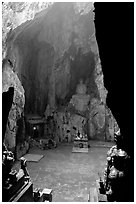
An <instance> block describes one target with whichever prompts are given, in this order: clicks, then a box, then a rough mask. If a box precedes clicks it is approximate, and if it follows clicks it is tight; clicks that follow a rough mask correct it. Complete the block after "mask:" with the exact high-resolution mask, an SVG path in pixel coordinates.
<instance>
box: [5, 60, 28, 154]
mask: <svg viewBox="0 0 136 204" xmlns="http://www.w3.org/2000/svg"><path fill="white" fill-rule="evenodd" d="M10 87H13V88H14V96H13V103H12V106H11V109H10V111H9V115H8V121H7V127H6V132H5V136H4V143H5V145H6V146H7V148H8V149H10V150H12V151H15V147H16V145H17V144H19V143H22V142H23V141H24V138H25V123H24V117H23V112H24V105H25V95H24V89H23V87H22V85H21V82H20V80H19V79H18V76H17V75H16V73H15V72H14V71H13V70H12V67H11V66H10V65H8V63H6V64H5V65H4V67H3V72H2V92H3V93H4V92H7V91H8V90H9V88H10ZM5 103H8V102H6V101H5ZM3 114H4V113H3Z"/></svg>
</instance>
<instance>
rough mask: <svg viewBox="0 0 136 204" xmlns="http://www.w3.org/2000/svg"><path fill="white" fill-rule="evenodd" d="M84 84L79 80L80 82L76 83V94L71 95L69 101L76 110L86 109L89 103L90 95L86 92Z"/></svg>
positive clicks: (82, 110)
mask: <svg viewBox="0 0 136 204" xmlns="http://www.w3.org/2000/svg"><path fill="white" fill-rule="evenodd" d="M86 91H87V90H86V85H85V84H83V81H82V80H80V83H79V84H78V85H77V89H76V93H77V94H76V95H73V96H72V99H71V101H70V103H72V105H73V106H74V107H75V109H76V110H77V111H81V112H84V111H86V110H87V106H88V104H89V100H90V95H87V94H86Z"/></svg>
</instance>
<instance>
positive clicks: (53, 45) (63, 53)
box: [7, 2, 108, 138]
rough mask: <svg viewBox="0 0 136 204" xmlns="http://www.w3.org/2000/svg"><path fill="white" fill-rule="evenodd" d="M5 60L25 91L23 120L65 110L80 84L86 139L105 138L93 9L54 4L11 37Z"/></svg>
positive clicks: (88, 5) (103, 91)
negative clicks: (84, 102) (86, 102)
mask: <svg viewBox="0 0 136 204" xmlns="http://www.w3.org/2000/svg"><path fill="white" fill-rule="evenodd" d="M7 57H8V58H10V59H11V61H12V62H13V63H14V71H15V72H16V73H17V75H18V77H19V79H20V81H21V83H22V85H23V87H24V90H25V97H26V102H25V114H39V115H41V116H43V115H44V113H45V115H46V113H47V112H50V114H52V112H53V110H55V109H57V110H59V109H61V107H63V106H65V107H66V106H67V105H68V104H69V102H70V100H71V99H72V97H73V95H75V93H76V87H77V84H78V83H79V81H80V80H81V79H82V81H83V83H84V84H85V85H86V87H87V94H88V95H89V96H90V107H89V115H90V117H89V122H88V132H89V135H90V138H93V137H95V136H96V135H98V138H99V137H100V136H101V135H102V134H103V132H104V131H105V128H106V126H105V121H108V119H106V120H105V117H106V115H105V104H106V96H107V90H106V89H105V88H104V84H103V73H102V68H101V62H100V58H99V52H98V46H97V41H96V38H95V26H94V13H93V3H66V2H65V3H54V4H53V5H52V6H50V8H49V9H48V11H46V10H43V11H42V12H40V13H38V14H37V15H36V16H35V18H34V19H33V20H31V21H28V22H26V23H24V24H22V25H20V26H19V27H17V28H16V29H14V30H13V32H11V33H10V34H9V36H8V38H7ZM93 101H96V103H95V105H93ZM50 114H49V115H50ZM87 119H88V118H87ZM104 138H106V136H104Z"/></svg>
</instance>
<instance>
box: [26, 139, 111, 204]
mask: <svg viewBox="0 0 136 204" xmlns="http://www.w3.org/2000/svg"><path fill="white" fill-rule="evenodd" d="M112 145H113V143H106V142H94V141H92V142H90V146H91V147H90V148H89V152H88V153H72V147H73V144H72V143H71V144H60V145H59V146H58V147H57V148H55V149H49V150H41V149H38V148H32V149H30V150H29V153H35V154H43V155H44V157H43V158H42V159H41V160H40V161H39V162H37V163H36V162H27V167H28V171H29V174H30V177H31V179H32V182H33V185H34V189H35V188H42V189H43V188H51V189H53V193H52V195H53V198H52V201H53V202H87V201H88V193H89V189H90V187H93V186H95V185H96V183H95V182H96V180H97V179H98V172H100V175H102V176H103V172H104V168H105V164H106V154H107V151H108V149H109V148H110V147H111V146H112Z"/></svg>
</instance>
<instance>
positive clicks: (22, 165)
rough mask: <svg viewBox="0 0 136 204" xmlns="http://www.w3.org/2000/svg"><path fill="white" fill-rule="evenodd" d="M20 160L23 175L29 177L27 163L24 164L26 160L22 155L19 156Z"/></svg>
mask: <svg viewBox="0 0 136 204" xmlns="http://www.w3.org/2000/svg"><path fill="white" fill-rule="evenodd" d="M20 162H21V169H22V170H23V171H24V175H25V176H26V177H29V173H28V170H27V164H26V162H27V160H26V159H25V158H24V157H21V158H20Z"/></svg>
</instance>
